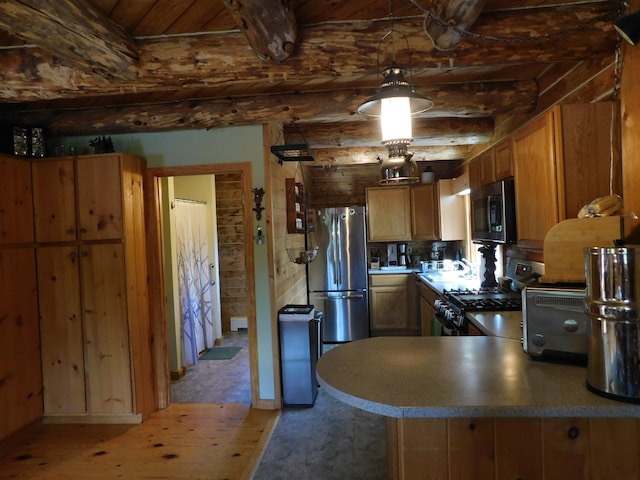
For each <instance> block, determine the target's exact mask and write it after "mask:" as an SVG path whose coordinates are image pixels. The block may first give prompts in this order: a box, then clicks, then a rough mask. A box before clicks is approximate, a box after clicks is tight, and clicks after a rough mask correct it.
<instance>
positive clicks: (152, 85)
mask: <svg viewBox="0 0 640 480" xmlns="http://www.w3.org/2000/svg"><path fill="white" fill-rule="evenodd" d="M76 1H77V0H76ZM613 20H615V9H614V8H612V7H611V4H610V3H607V2H603V3H598V4H596V5H594V6H588V7H585V6H576V7H572V8H568V7H560V8H554V9H541V10H533V11H531V10H524V11H523V10H516V11H507V12H498V13H492V14H491V17H490V18H487V19H483V16H482V15H481V16H480V17H479V18H478V20H477V21H476V23H475V25H474V32H475V33H477V34H479V35H486V36H492V37H495V38H504V39H505V40H503V41H496V40H491V39H486V40H483V39H480V38H475V37H474V38H466V37H465V38H464V39H463V41H462V42H460V43H459V44H458V45H457V46H456V48H455V49H454V50H451V51H441V50H437V49H434V48H433V45H432V43H431V41H430V40H429V39H428V37H427V35H425V33H424V30H423V25H422V20H421V19H415V18H409V19H403V20H402V21H398V22H397V23H398V29H402V31H403V33H405V34H406V35H407V36H408V37H409V38H411V44H410V48H411V53H412V57H411V58H412V66H413V79H414V83H418V81H419V78H420V76H425V77H426V76H428V75H429V73H432V72H439V73H441V74H443V73H445V72H446V71H447V70H448V69H451V68H452V67H454V66H455V67H464V66H469V67H472V66H488V65H498V64H505V63H507V64H508V65H511V66H512V67H513V68H517V66H518V65H520V64H525V63H531V62H539V61H544V62H556V61H558V62H560V61H576V60H582V59H591V58H597V57H601V56H605V55H610V53H611V51H613V50H614V49H615V44H616V36H615V35H614V34H613V33H612V27H611V24H612V23H613ZM567 25H571V26H572V28H570V29H569V28H567ZM386 28H387V25H386V22H357V23H336V24H323V25H314V26H310V27H308V28H306V29H305V37H304V42H302V43H301V44H300V47H299V49H298V52H297V54H296V55H294V56H292V57H291V58H289V59H288V61H287V62H284V63H278V64H276V63H271V64H266V63H263V62H261V61H260V60H259V59H257V58H256V57H255V55H253V54H252V53H251V51H250V49H248V48H247V47H245V46H244V45H243V44H244V41H242V40H241V34H239V33H233V32H232V33H225V34H211V35H198V36H184V37H170V38H155V39H145V40H140V41H138V50H139V53H140V64H139V74H138V78H137V79H136V81H134V82H128V83H120V84H117V85H109V84H105V83H104V82H103V81H101V80H98V79H96V78H95V77H93V76H91V75H86V74H83V73H81V72H78V71H75V70H74V69H71V68H68V67H66V66H62V65H59V64H58V63H57V62H56V61H55V58H54V57H53V56H52V55H50V54H47V53H46V52H39V56H38V57H35V56H33V55H27V53H28V52H27V51H26V50H27V49H24V48H22V49H14V50H7V51H4V53H3V54H2V55H3V59H2V60H3V63H4V64H5V65H9V66H11V68H10V69H5V70H4V71H3V72H2V73H0V77H1V79H2V82H1V83H0V98H4V99H7V100H10V101H15V102H19V101H34V100H41V99H47V98H49V99H53V98H62V97H67V98H76V97H82V96H86V95H91V94H94V95H97V94H101V95H118V94H127V93H142V92H152V91H163V90H167V89H176V88H177V89H182V88H200V87H221V88H222V87H224V86H225V85H226V84H227V83H228V82H230V81H233V82H235V83H236V84H242V82H247V84H254V82H264V83H265V85H266V86H265V87H264V92H265V93H267V92H269V93H271V92H272V91H273V90H274V89H277V88H278V85H280V84H286V83H288V82H294V83H296V84H298V83H301V82H307V83H308V84H310V85H312V86H313V85H317V84H318V83H320V82H322V81H341V82H344V81H346V80H347V79H348V78H352V77H354V76H355V77H358V76H360V77H361V76H367V75H368V76H371V77H375V75H376V73H377V72H376V67H375V66H376V65H377V63H378V43H379V39H380V38H381V37H382V35H383V34H384V33H385V30H386ZM345 37H348V38H349V39H350V41H349V42H345ZM508 39H510V40H508ZM402 54H403V52H402V51H399V52H398V61H399V62H400V63H401V62H402V58H403V56H402ZM256 93H259V92H255V91H253V92H252V94H256Z"/></svg>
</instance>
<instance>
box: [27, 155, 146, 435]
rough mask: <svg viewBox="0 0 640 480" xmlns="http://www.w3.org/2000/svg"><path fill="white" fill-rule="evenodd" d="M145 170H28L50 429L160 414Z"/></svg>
mask: <svg viewBox="0 0 640 480" xmlns="http://www.w3.org/2000/svg"><path fill="white" fill-rule="evenodd" d="M144 168H145V164H144V160H142V159H139V158H135V157H132V156H129V155H124V154H115V153H114V154H104V155H91V156H80V157H62V158H53V159H44V160H42V161H39V162H34V163H33V178H34V179H35V182H36V183H37V185H38V192H37V194H36V195H35V196H34V200H35V207H34V208H35V212H36V213H35V218H36V231H37V237H38V238H37V241H38V244H37V258H38V270H39V288H38V298H39V304H40V310H41V325H42V330H43V332H45V333H44V334H43V336H42V351H43V356H44V358H45V360H44V364H43V375H44V378H43V384H44V393H43V397H44V409H45V411H44V414H45V418H47V421H49V422H56V421H57V422H69V421H74V422H94V423H95V422H102V423H111V422H118V423H127V422H140V421H141V420H142V418H144V417H146V416H148V415H150V414H151V413H152V412H153V411H155V410H156V409H157V408H156V405H155V398H156V395H155V393H154V392H155V385H154V382H153V377H152V373H151V372H152V371H153V369H152V338H151V333H150V320H149V314H148V305H147V273H146V272H147V269H146V258H145V256H144V255H141V254H140V252H144V251H145V245H144V242H145V234H144V206H143V192H142V181H143V172H144ZM74 173H75V174H74ZM47 178H48V179H49V181H48V182H47V181H46V179H47ZM52 180H53V181H52ZM56 198H64V199H71V204H75V205H77V209H76V210H74V209H71V208H69V205H67V201H65V202H61V201H56V200H55V199H56ZM74 214H75V218H73V217H74Z"/></svg>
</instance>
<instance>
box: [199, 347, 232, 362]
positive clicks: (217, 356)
mask: <svg viewBox="0 0 640 480" xmlns="http://www.w3.org/2000/svg"><path fill="white" fill-rule="evenodd" d="M241 349H242V347H213V348H212V349H210V350H207V351H206V352H204V353H203V354H202V355H200V358H199V360H230V359H232V358H233V357H235V356H236V353H238V352H239V351H240V350H241Z"/></svg>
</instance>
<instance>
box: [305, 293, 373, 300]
mask: <svg viewBox="0 0 640 480" xmlns="http://www.w3.org/2000/svg"><path fill="white" fill-rule="evenodd" d="M316 298H317V299H318V300H360V299H362V298H364V294H362V293H358V294H355V295H333V296H331V297H320V296H318V297H316Z"/></svg>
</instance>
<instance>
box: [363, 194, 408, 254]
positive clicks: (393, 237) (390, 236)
mask: <svg viewBox="0 0 640 480" xmlns="http://www.w3.org/2000/svg"><path fill="white" fill-rule="evenodd" d="M366 198H367V230H368V234H369V237H368V240H369V241H370V242H393V241H399V240H411V196H410V193H409V187H408V186H388V187H371V188H367V189H366Z"/></svg>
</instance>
